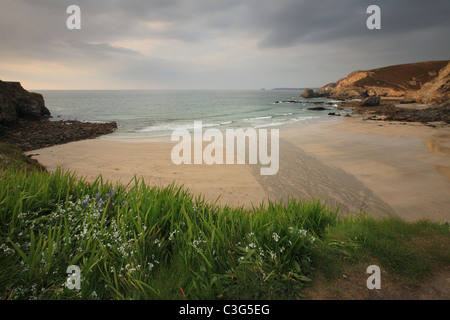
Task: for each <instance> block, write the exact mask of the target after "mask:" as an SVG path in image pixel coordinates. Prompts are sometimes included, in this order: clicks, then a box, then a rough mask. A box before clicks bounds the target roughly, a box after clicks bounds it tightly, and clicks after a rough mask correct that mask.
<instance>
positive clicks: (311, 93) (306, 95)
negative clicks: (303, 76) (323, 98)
mask: <svg viewBox="0 0 450 320" xmlns="http://www.w3.org/2000/svg"><path fill="white" fill-rule="evenodd" d="M300 97H302V98H305V99H311V98H318V97H319V94H318V93H316V92H314V90H312V89H305V91H304V92H303V93H302V94H301V95H300Z"/></svg>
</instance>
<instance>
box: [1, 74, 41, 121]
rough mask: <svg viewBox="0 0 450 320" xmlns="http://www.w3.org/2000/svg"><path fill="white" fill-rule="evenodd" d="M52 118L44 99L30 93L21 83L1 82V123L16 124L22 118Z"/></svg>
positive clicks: (39, 95)
mask: <svg viewBox="0 0 450 320" xmlns="http://www.w3.org/2000/svg"><path fill="white" fill-rule="evenodd" d="M49 116H50V111H49V110H48V109H47V107H46V106H45V102H44V97H43V96H42V95H41V94H39V93H34V92H28V91H27V90H25V89H24V88H23V87H22V85H21V84H20V83H19V82H4V81H1V80H0V123H8V122H15V121H17V120H18V119H20V118H25V119H36V120H39V119H43V118H46V117H49Z"/></svg>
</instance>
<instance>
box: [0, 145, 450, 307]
mask: <svg viewBox="0 0 450 320" xmlns="http://www.w3.org/2000/svg"><path fill="white" fill-rule="evenodd" d="M0 154H1V163H2V166H1V170H2V172H1V176H0V243H1V245H0V270H1V271H0V297H1V299H298V298H324V297H325V298H328V297H329V292H330V290H331V291H332V292H333V295H334V296H333V298H341V297H344V296H342V295H341V293H340V292H339V290H338V289H333V288H331V289H330V284H331V285H332V284H335V283H337V281H338V280H339V279H341V278H342V275H343V274H344V275H345V276H346V277H347V278H350V277H352V275H357V278H358V277H359V278H360V281H359V282H360V283H359V284H358V285H359V286H361V287H363V288H365V287H366V282H365V281H366V279H367V277H368V276H369V275H368V274H366V273H365V271H366V270H365V268H367V266H369V265H373V264H376V265H379V266H380V268H381V270H382V281H383V282H382V290H379V291H380V292H383V289H385V288H386V287H383V285H384V284H386V283H393V282H395V283H396V285H399V286H402V287H406V288H409V289H411V288H412V289H414V288H420V286H421V285H422V283H423V281H424V279H427V277H429V276H431V275H432V273H433V271H435V270H436V269H439V270H441V269H442V268H444V269H445V270H448V266H449V262H450V252H449V250H448V248H449V246H448V245H449V240H450V230H449V225H448V224H439V223H431V222H428V221H420V222H416V223H406V222H403V221H401V220H398V219H383V220H374V219H372V218H370V217H367V216H365V215H358V216H356V217H355V216H352V215H348V216H347V215H346V214H344V213H342V212H339V211H336V210H331V209H329V208H327V206H326V204H325V203H323V202H321V201H319V200H318V201H300V200H297V199H291V200H290V201H289V202H286V203H282V202H277V203H267V204H261V205H260V206H259V207H253V209H251V210H248V209H244V208H239V207H237V208H233V207H229V206H219V205H217V204H215V203H209V202H206V201H205V200H204V199H203V198H201V197H198V198H194V197H193V196H192V195H191V194H189V193H188V192H186V191H185V190H184V188H183V187H178V186H175V185H170V186H167V187H166V188H157V187H151V186H149V185H147V184H146V183H145V182H144V181H142V180H137V179H135V180H133V181H131V182H130V183H129V184H128V185H126V186H125V185H120V184H116V185H112V184H111V183H110V182H108V181H104V180H103V179H102V177H101V176H99V177H98V179H97V180H96V181H95V182H93V183H88V182H86V181H85V180H84V179H82V178H79V177H77V176H76V175H75V174H74V173H70V172H65V173H64V172H61V171H60V170H57V171H56V172H55V173H48V172H46V171H45V170H41V169H40V166H39V165H38V164H34V165H35V166H36V168H38V169H39V170H34V169H33V167H32V166H33V165H31V164H30V163H29V161H28V160H29V159H28V158H27V157H24V156H23V155H22V154H21V153H20V152H19V151H18V150H15V151H14V147H11V146H9V145H1V148H0ZM24 168H28V170H23V169H24ZM70 265H76V266H78V267H79V268H80V270H81V280H82V282H81V290H70V289H69V288H66V287H65V283H66V280H67V277H68V275H67V273H66V272H67V268H68V267H69V266H70ZM361 267H362V269H361ZM317 279H319V280H320V283H321V284H320V285H323V283H328V284H329V285H328V287H327V288H326V290H325V289H324V291H323V292H325V291H327V295H325V294H324V295H321V294H320V290H321V287H319V289H317V286H316V280H317ZM365 290H366V291H369V290H368V289H367V288H366V289H365ZM311 292H313V293H314V294H311ZM431 298H433V297H431Z"/></svg>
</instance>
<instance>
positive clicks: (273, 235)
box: [272, 232, 280, 242]
mask: <svg viewBox="0 0 450 320" xmlns="http://www.w3.org/2000/svg"><path fill="white" fill-rule="evenodd" d="M272 238H273V240H275V242H278V240H280V236H279V235H278V234H277V233H276V232H274V233H273V234H272Z"/></svg>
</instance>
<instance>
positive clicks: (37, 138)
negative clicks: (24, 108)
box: [0, 119, 117, 151]
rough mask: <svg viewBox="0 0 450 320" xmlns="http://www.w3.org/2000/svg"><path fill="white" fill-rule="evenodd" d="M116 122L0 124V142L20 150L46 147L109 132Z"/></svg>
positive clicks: (20, 121) (17, 122) (19, 122)
mask: <svg viewBox="0 0 450 320" xmlns="http://www.w3.org/2000/svg"><path fill="white" fill-rule="evenodd" d="M116 129H117V123H115V122H109V123H89V122H81V121H50V120H43V121H27V120H24V119H19V120H18V121H16V122H14V123H8V124H3V125H2V124H0V142H6V143H9V144H13V145H16V146H18V147H19V148H20V149H21V150H22V151H30V150H36V149H41V148H46V147H50V146H54V145H58V144H64V143H68V142H72V141H78V140H85V139H92V138H96V137H99V136H102V135H105V134H110V133H112V132H114V131H115V130H116Z"/></svg>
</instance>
